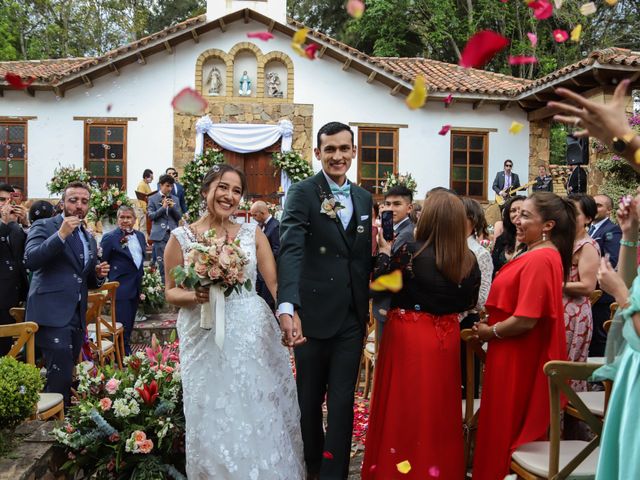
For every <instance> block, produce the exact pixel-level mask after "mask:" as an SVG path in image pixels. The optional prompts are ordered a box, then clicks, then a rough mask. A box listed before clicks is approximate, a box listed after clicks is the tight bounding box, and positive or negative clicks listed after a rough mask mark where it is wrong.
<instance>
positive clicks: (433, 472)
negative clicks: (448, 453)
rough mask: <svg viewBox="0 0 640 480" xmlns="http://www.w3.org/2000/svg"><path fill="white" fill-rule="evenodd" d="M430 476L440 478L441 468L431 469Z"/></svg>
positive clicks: (434, 467) (433, 467)
mask: <svg viewBox="0 0 640 480" xmlns="http://www.w3.org/2000/svg"><path fill="white" fill-rule="evenodd" d="M429 476H430V477H435V478H437V477H439V476H440V468H438V467H437V466H436V465H434V466H432V467H429Z"/></svg>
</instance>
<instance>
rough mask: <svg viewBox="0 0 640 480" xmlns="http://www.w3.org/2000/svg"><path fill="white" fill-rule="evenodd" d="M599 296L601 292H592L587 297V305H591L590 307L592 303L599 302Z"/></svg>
mask: <svg viewBox="0 0 640 480" xmlns="http://www.w3.org/2000/svg"><path fill="white" fill-rule="evenodd" d="M601 296H602V290H594V291H593V292H591V295H589V303H590V304H591V306H593V304H594V303H596V302H597V301H598V300H600V297H601Z"/></svg>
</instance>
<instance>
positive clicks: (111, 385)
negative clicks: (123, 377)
mask: <svg viewBox="0 0 640 480" xmlns="http://www.w3.org/2000/svg"><path fill="white" fill-rule="evenodd" d="M119 386H120V380H118V379H117V378H111V379H109V381H108V382H107V383H106V384H105V386H104V388H105V390H106V391H107V393H108V394H109V395H113V394H114V393H116V392H117V391H118V387H119Z"/></svg>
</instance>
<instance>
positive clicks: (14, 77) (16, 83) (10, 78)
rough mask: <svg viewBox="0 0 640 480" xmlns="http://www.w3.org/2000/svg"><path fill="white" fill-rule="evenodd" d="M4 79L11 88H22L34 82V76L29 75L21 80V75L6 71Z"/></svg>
mask: <svg viewBox="0 0 640 480" xmlns="http://www.w3.org/2000/svg"><path fill="white" fill-rule="evenodd" d="M4 79H5V80H6V81H7V83H8V84H9V85H11V86H12V87H13V88H17V89H18V90H24V89H25V88H27V87H29V86H30V85H31V84H32V83H33V82H34V80H35V79H36V77H29V78H28V79H27V80H26V81H22V77H21V76H20V75H18V74H15V73H11V72H8V73H6V74H5V76H4Z"/></svg>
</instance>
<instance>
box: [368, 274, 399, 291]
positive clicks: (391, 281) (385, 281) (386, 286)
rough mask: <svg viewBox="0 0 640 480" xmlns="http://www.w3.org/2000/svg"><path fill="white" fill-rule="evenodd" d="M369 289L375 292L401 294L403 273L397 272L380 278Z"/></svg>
mask: <svg viewBox="0 0 640 480" xmlns="http://www.w3.org/2000/svg"><path fill="white" fill-rule="evenodd" d="M369 288H371V290H373V291H375V292H384V291H385V290H389V291H390V292H393V293H396V292H399V291H400V290H402V271H400V270H395V271H393V272H391V273H389V274H387V275H381V276H379V277H378V278H376V279H375V280H374V281H373V282H371V284H370V285H369Z"/></svg>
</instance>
